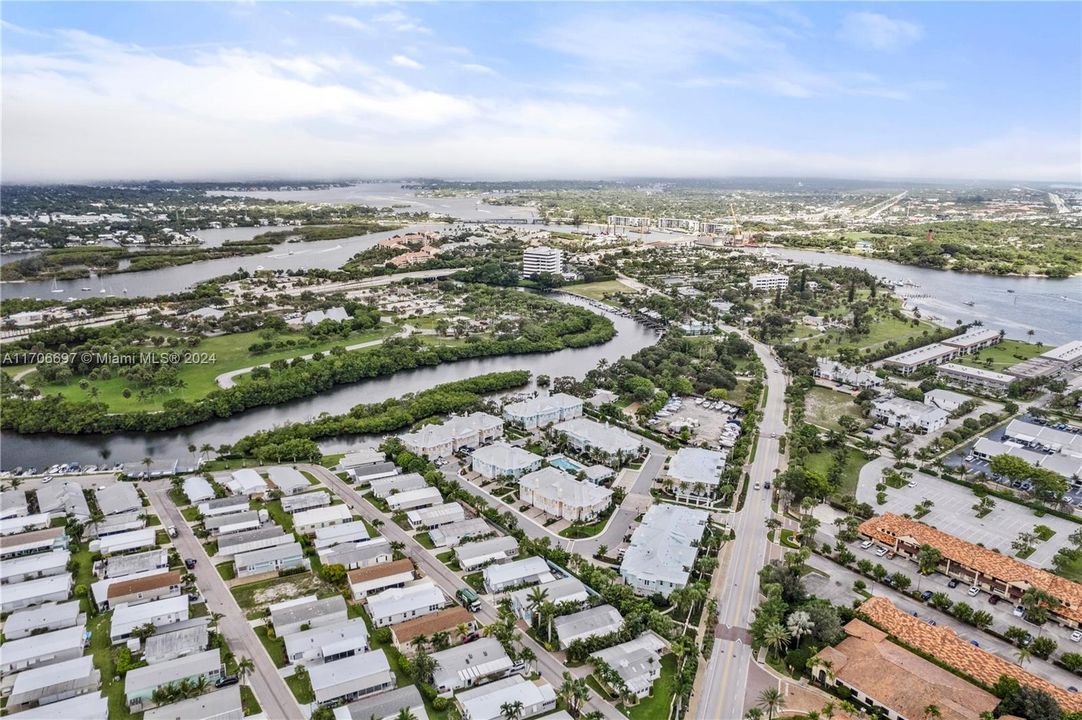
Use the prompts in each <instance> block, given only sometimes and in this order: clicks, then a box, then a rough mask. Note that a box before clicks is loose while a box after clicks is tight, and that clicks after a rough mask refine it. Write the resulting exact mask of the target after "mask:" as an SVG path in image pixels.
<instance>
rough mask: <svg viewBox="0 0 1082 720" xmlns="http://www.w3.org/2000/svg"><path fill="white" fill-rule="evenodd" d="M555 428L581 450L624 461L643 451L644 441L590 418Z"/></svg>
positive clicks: (618, 461) (577, 419)
mask: <svg viewBox="0 0 1082 720" xmlns="http://www.w3.org/2000/svg"><path fill="white" fill-rule="evenodd" d="M553 429H554V430H555V431H556V432H558V433H561V434H563V435H564V436H566V437H567V441H568V443H570V444H571V446H572V447H573V448H575V449H576V450H578V451H580V452H585V453H590V454H596V455H597V456H599V457H601V458H605V459H608V460H611V461H613V462H617V463H622V462H624V461H626V460H630V459H631V458H634V457H635V456H637V455H638V454H639V453H641V452H642V442H640V441H639V440H638V439H636V438H635V436H634V435H632V434H631V433H629V432H628V431H627V430H624V429H623V428H619V427H615V426H612V425H603V424H601V423H599V422H597V421H595V420H590V419H589V418H584V417H580V418H575V419H574V420H568V421H565V422H562V423H559V424H558V425H555V426H553Z"/></svg>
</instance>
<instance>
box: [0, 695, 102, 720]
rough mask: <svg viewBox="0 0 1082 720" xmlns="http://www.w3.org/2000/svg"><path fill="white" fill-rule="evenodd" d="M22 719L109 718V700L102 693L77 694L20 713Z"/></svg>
mask: <svg viewBox="0 0 1082 720" xmlns="http://www.w3.org/2000/svg"><path fill="white" fill-rule="evenodd" d="M19 714H20V715H21V716H22V720H108V719H109V700H108V699H107V698H105V697H104V696H102V694H101V693H98V694H96V695H92V694H90V693H87V694H85V695H76V696H75V697H71V698H68V699H67V700H60V701H58V702H54V703H49V704H48V705H38V706H37V707H36V708H33V709H31V710H24V711H22V712H21V713H19Z"/></svg>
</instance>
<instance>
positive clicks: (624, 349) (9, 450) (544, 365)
mask: <svg viewBox="0 0 1082 720" xmlns="http://www.w3.org/2000/svg"><path fill="white" fill-rule="evenodd" d="M553 297H554V298H555V299H559V300H560V301H562V302H566V303H569V304H573V305H580V306H583V307H587V305H586V303H585V302H583V301H581V300H580V299H578V298H575V297H573V296H569V295H563V294H559V295H554V296H553ZM590 307H592V308H593V310H594V311H595V312H596V311H597V308H596V307H595V306H590ZM608 315H609V317H610V318H611V319H612V321H613V324H614V325H615V327H616V332H617V334H616V337H615V338H613V339H612V340H610V341H608V342H607V343H604V344H602V345H595V346H591V347H586V348H574V349H567V350H560V351H558V352H554V353H546V354H534V355H511V356H500V357H492V358H482V359H477V360H466V361H462V362H457V363H447V364H443V365H438V366H436V367H429V368H421V369H417V370H412V371H409V372H401V373H397V374H395V375H393V376H390V377H386V378H376V379H373V380H369V381H366V382H361V383H354V384H351V385H341V386H339V387H337V388H335V389H334V390H332V391H330V392H328V393H325V394H323V395H320V396H319V397H315V398H308V399H305V400H297V401H294V402H290V403H286V404H283V405H275V406H272V407H265V408H259V409H255V410H249V411H248V412H245V413H241V414H239V415H235V416H233V417H231V418H227V419H224V420H217V421H213V422H208V423H203V424H201V425H196V426H193V427H190V428H183V429H180V430H174V431H170V432H162V433H118V434H113V435H18V434H15V433H5V434H4V437H3V442H2V443H0V469H4V470H10V469H11V468H14V467H18V466H24V467H29V466H37V467H39V468H40V467H43V466H44V467H48V466H49V465H53V464H56V463H61V462H78V463H84V464H87V463H89V464H101V463H102V462H103V461H109V462H138V461H140V460H142V459H143V458H144V457H152V458H155V459H156V460H171V459H174V458H185V459H187V458H189V453H188V449H187V448H188V445H196V446H201V445H203V444H204V443H210V444H211V445H213V446H214V447H218V446H219V445H221V444H223V443H233V442H236V441H237V440H239V439H240V438H242V437H244V436H245V435H249V434H251V433H254V432H256V431H258V430H265V429H269V428H273V427H276V426H279V425H284V424H287V423H290V422H299V421H304V420H310V419H312V418H314V417H316V416H318V415H320V414H322V413H330V414H332V415H338V414H341V413H344V412H346V411H348V410H349V409H350V408H352V407H353V406H354V405H359V404H362V403H375V402H381V401H383V400H386V399H388V398H392V397H398V396H401V395H404V394H406V393H411V392H418V391H420V390H425V389H427V388H430V387H432V386H434V385H439V384H440V383H445V382H451V381H453V380H460V379H463V378H468V377H473V376H475V375H481V374H484V373H490V372H502V371H506V370H520V369H527V370H530V371H531V372H533V373H534V376H535V377H536V376H537V375H539V374H544V375H549V376H552V377H556V376H559V375H573V376H575V377H578V378H582V377H583V376H584V375H585V374H586V372H587V371H589V370H591V369H592V368H593V367H594V366H596V365H597V363H598V362H599V361H600V360H602V359H605V360H608V361H609V362H610V363H611V362H612V361H614V360H617V359H618V358H620V357H622V356H625V355H631V354H632V353H634V352H636V351H638V350H640V349H642V348H644V347H647V346H648V345H652V344H653V343H655V342H657V340H658V337H657V334H656V333H655V332H654V331H652V330H649V329H647V328H646V327H644V326H642V325H640V324H639V323H637V322H635V321H634V320H631V319H629V318H626V317H622V316H619V315H615V314H608ZM350 442H352V441H348V440H342V441H338V442H331V443H328V444H327V445H326V446H325V447H326V449H327V450H328V451H335V450H337V449H339V448H340V447H342V446H344V445H346V444H349V443H350Z"/></svg>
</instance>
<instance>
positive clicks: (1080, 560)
mask: <svg viewBox="0 0 1082 720" xmlns="http://www.w3.org/2000/svg"><path fill="white" fill-rule="evenodd" d="M1056 574H1057V575H1059V576H1060V577H1065V578H1067V579H1068V580H1073V581H1074V582H1082V554H1080V555H1079V556H1078V557H1077V558H1075V559H1074V560H1070V561H1068V562H1067V563H1065V564H1064V565H1063V567H1062V568H1061V570H1060V572H1057V573H1056Z"/></svg>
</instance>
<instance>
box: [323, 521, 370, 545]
mask: <svg viewBox="0 0 1082 720" xmlns="http://www.w3.org/2000/svg"><path fill="white" fill-rule="evenodd" d="M368 537H369V535H368V527H367V526H366V525H365V524H364V521H363V520H352V521H350V522H346V523H340V524H338V525H330V526H328V527H322V528H316V539H315V546H316V548H317V549H318V548H327V547H332V546H334V545H341V544H342V543H353V542H358V541H364V540H367V539H368Z"/></svg>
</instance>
